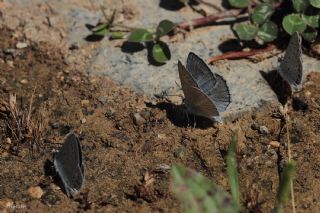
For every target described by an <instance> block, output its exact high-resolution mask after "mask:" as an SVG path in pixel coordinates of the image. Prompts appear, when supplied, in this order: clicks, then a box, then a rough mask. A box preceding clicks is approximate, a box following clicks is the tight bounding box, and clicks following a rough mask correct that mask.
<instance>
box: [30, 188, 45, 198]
mask: <svg viewBox="0 0 320 213" xmlns="http://www.w3.org/2000/svg"><path fill="white" fill-rule="evenodd" d="M28 193H29V195H30V196H31V197H32V198H36V199H40V198H41V197H42V195H43V190H42V189H41V187H40V186H31V187H30V188H29V189H28Z"/></svg>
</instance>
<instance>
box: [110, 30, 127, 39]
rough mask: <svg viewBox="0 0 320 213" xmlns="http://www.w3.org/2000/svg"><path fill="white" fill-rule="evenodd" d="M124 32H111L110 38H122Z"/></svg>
mask: <svg viewBox="0 0 320 213" xmlns="http://www.w3.org/2000/svg"><path fill="white" fill-rule="evenodd" d="M125 35H126V34H125V33H124V32H121V31H116V32H111V35H110V38H111V39H122V38H124V36H125Z"/></svg>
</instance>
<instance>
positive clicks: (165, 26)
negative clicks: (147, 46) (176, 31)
mask: <svg viewBox="0 0 320 213" xmlns="http://www.w3.org/2000/svg"><path fill="white" fill-rule="evenodd" d="M175 26H176V25H175V24H174V23H173V22H171V21H169V20H162V21H161V22H160V23H159V25H158V26H157V30H156V36H157V37H158V38H159V37H161V36H164V35H166V34H168V33H169V32H170V31H171V30H172V29H173V28H174V27H175Z"/></svg>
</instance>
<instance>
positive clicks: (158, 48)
mask: <svg viewBox="0 0 320 213" xmlns="http://www.w3.org/2000/svg"><path fill="white" fill-rule="evenodd" d="M152 57H153V58H154V60H156V61H157V62H159V63H165V62H166V61H168V60H169V59H170V58H171V55H170V49H169V47H168V45H167V44H166V43H164V42H162V41H158V42H157V43H156V44H154V45H153V47H152Z"/></svg>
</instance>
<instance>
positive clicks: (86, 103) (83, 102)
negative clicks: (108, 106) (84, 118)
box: [81, 99, 90, 106]
mask: <svg viewBox="0 0 320 213" xmlns="http://www.w3.org/2000/svg"><path fill="white" fill-rule="evenodd" d="M89 103H90V101H89V100H86V99H84V100H82V101H81V105H82V106H84V105H88V104H89Z"/></svg>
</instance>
